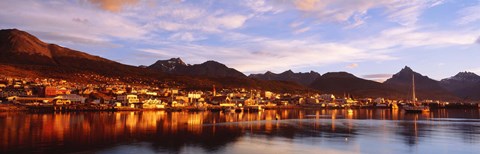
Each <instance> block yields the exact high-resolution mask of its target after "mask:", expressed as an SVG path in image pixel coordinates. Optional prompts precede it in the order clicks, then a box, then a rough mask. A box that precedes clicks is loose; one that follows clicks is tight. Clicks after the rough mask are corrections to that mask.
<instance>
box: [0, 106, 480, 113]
mask: <svg viewBox="0 0 480 154" xmlns="http://www.w3.org/2000/svg"><path fill="white" fill-rule="evenodd" d="M223 109H224V108H222V107H220V106H210V107H204V108H197V107H166V108H130V107H111V106H98V105H69V106H60V105H58V106H55V105H37V106H27V105H13V104H1V105H0V112H104V111H107V112H121V111H167V112H182V111H188V112H220V111H223ZM289 109H292V110H293V109H295V110H296V109H303V110H340V109H354V110H356V109H383V110H385V109H389V110H401V109H402V107H400V108H399V109H392V108H389V107H375V106H352V107H321V106H301V105H290V106H264V107H263V109H262V110H289ZM432 109H434V110H436V109H472V110H475V109H480V107H479V106H478V105H477V104H453V105H448V106H444V107H432ZM240 112H258V110H255V111H251V110H250V109H249V107H245V108H243V109H242V111H240Z"/></svg>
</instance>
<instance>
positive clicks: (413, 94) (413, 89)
mask: <svg viewBox="0 0 480 154" xmlns="http://www.w3.org/2000/svg"><path fill="white" fill-rule="evenodd" d="M416 100H417V99H416V97H415V74H412V101H413V105H414V106H415V105H416Z"/></svg>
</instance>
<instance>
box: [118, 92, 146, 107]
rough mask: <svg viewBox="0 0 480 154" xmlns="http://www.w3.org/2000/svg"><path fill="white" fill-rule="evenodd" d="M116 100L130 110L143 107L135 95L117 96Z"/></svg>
mask: <svg viewBox="0 0 480 154" xmlns="http://www.w3.org/2000/svg"><path fill="white" fill-rule="evenodd" d="M117 100H118V101H120V102H121V103H122V105H123V106H130V107H131V108H142V107H143V105H142V103H141V102H140V100H139V99H138V97H137V95H133V94H129V95H119V96H117Z"/></svg>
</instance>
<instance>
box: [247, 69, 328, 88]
mask: <svg viewBox="0 0 480 154" xmlns="http://www.w3.org/2000/svg"><path fill="white" fill-rule="evenodd" d="M248 77H250V78H255V79H260V80H280V81H292V82H296V83H299V84H301V85H304V86H309V85H310V84H312V82H313V81H314V80H315V79H317V78H318V77H320V74H319V73H317V72H314V71H310V72H306V73H301V72H300V73H294V72H293V71H292V70H288V71H285V72H283V73H280V74H275V73H272V72H270V71H267V72H265V74H250V75H249V76H248Z"/></svg>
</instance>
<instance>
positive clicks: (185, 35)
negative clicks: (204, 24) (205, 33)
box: [169, 32, 206, 42]
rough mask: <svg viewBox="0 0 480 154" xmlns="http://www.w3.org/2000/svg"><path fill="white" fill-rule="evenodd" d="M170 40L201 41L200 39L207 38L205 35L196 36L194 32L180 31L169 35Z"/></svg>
mask: <svg viewBox="0 0 480 154" xmlns="http://www.w3.org/2000/svg"><path fill="white" fill-rule="evenodd" d="M169 39H170V40H174V41H177V40H178V41H187V42H192V41H199V40H204V39H206V38H205V37H196V36H194V34H192V33H190V32H179V33H175V34H173V35H171V36H170V37H169Z"/></svg>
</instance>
